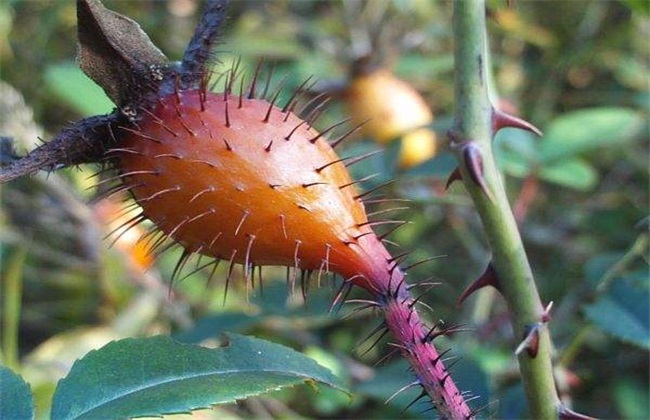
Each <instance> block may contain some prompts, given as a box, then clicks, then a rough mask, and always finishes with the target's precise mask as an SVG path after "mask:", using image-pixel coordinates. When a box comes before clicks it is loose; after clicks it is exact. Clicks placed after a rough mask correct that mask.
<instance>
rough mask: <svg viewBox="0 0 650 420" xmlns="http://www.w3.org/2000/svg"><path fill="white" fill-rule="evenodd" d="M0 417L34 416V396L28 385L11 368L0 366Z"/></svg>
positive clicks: (25, 417)
mask: <svg viewBox="0 0 650 420" xmlns="http://www.w3.org/2000/svg"><path fill="white" fill-rule="evenodd" d="M0 385H1V389H2V401H1V403H0V419H16V420H18V419H32V418H34V396H33V395H32V391H31V389H29V385H28V384H27V383H26V382H25V381H24V380H23V378H21V377H20V375H17V374H16V373H14V372H13V371H11V369H9V368H7V367H5V366H0Z"/></svg>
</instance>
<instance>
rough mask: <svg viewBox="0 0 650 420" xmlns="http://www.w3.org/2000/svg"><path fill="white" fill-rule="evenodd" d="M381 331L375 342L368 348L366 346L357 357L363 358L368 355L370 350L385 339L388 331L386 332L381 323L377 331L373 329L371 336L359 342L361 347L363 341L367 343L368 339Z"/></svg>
mask: <svg viewBox="0 0 650 420" xmlns="http://www.w3.org/2000/svg"><path fill="white" fill-rule="evenodd" d="M382 329H383V331H382V333H381V334H379V336H378V337H377V338H376V339H375V341H373V342H372V344H371V345H370V346H368V348H367V349H366V350H365V351H364V352H363V353H361V354H360V355H359V357H363V356H365V355H366V354H368V353H369V352H370V350H372V349H373V348H374V347H375V346H376V345H377V344H378V343H379V342H380V341H381V339H382V338H384V337H386V334H388V332H389V330H388V328H386V326H385V325H384V323H383V322H382V324H381V325H379V329H375V331H373V332H372V333H371V334H369V335H368V337H366V338H364V339H363V340H361V342H359V345H361V343H363V342H364V341H367V340H368V339H369V338H370V337H372V336H373V335H375V334H377V333H378V332H379V331H381V330H382Z"/></svg>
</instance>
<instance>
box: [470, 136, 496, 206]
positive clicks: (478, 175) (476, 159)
mask: <svg viewBox="0 0 650 420" xmlns="http://www.w3.org/2000/svg"><path fill="white" fill-rule="evenodd" d="M462 154H463V160H464V161H465V168H467V171H468V172H469V176H470V178H471V179H472V181H474V184H476V185H477V186H478V187H479V188H480V189H481V191H483V193H484V194H485V195H486V196H487V198H489V199H490V201H494V198H493V197H492V193H491V192H490V189H489V188H488V185H487V183H486V182H485V174H484V173H483V157H482V156H481V151H480V149H479V148H478V146H477V145H476V144H474V142H471V141H470V142H467V143H465V145H463V146H462Z"/></svg>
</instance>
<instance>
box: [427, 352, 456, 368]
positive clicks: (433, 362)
mask: <svg viewBox="0 0 650 420" xmlns="http://www.w3.org/2000/svg"><path fill="white" fill-rule="evenodd" d="M450 351H451V348H449V349H447V350H445V351H443V352H442V353H440V354H439V355H438V356H437V357H436V358H434V359H433V360H432V361H431V365H432V366H434V367H435V366H436V365H437V364H438V362H439V361H440V360H441V359H442V358H443V357H445V355H446V354H447V353H449V352H450Z"/></svg>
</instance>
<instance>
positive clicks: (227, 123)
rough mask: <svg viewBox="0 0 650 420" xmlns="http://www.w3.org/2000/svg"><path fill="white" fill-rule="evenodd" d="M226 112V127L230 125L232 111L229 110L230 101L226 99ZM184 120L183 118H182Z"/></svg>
mask: <svg viewBox="0 0 650 420" xmlns="http://www.w3.org/2000/svg"><path fill="white" fill-rule="evenodd" d="M224 110H225V111H224V112H225V114H226V127H230V113H229V112H228V101H226V106H225V108H224ZM181 121H182V119H181Z"/></svg>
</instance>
